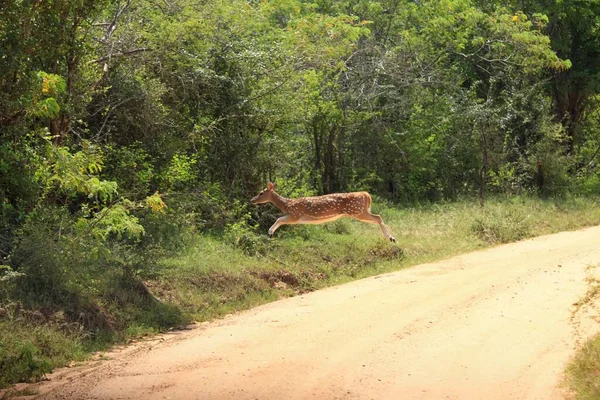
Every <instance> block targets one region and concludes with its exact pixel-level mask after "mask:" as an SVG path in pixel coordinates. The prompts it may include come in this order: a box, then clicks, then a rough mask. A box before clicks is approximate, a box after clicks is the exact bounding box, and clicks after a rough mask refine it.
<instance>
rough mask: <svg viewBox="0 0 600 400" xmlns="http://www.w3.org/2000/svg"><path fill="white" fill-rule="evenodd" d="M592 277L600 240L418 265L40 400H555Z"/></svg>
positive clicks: (145, 352)
mask: <svg viewBox="0 0 600 400" xmlns="http://www.w3.org/2000/svg"><path fill="white" fill-rule="evenodd" d="M590 265H600V227H593V228H588V229H584V230H581V231H577V232H566V233H560V234H556V235H551V236H545V237H540V238H536V239H533V240H527V241H524V242H520V243H516V244H510V245H505V246H501V247H496V248H493V249H489V250H484V251H479V252H475V253H471V254H467V255H463V256H459V257H454V258H452V259H449V260H446V261H443V262H438V263H433V264H426V265H421V266H418V267H413V268H411V269H407V270H403V271H400V272H397V273H393V274H387V275H382V276H378V277H375V278H369V279H364V280H361V281H357V282H353V283H350V284H346V285H342V286H338V287H333V288H330V289H326V290H322V291H318V292H315V293H311V294H307V295H303V296H299V297H295V298H290V299H286V300H283V301H278V302H276V303H272V304H268V305H265V306H262V307H258V308H256V309H253V310H251V311H249V312H245V313H242V314H239V315H235V316H231V317H228V318H225V319H224V320H221V321H217V322H214V323H211V324H205V325H203V326H201V327H200V328H198V329H194V330H192V331H188V332H185V333H180V334H173V335H171V336H169V337H167V338H166V339H165V340H163V341H154V342H151V343H146V344H144V345H141V346H138V347H137V348H135V347H134V348H133V349H131V348H130V349H128V350H125V351H122V352H117V353H115V354H113V355H112V356H111V357H112V359H111V360H109V361H103V362H101V363H100V364H99V366H95V367H93V368H89V367H88V369H87V370H85V371H84V372H83V373H82V372H66V373H65V372H64V371H65V370H63V371H61V372H59V373H58V374H54V375H53V376H52V377H51V381H50V382H49V383H46V384H44V385H42V387H41V393H45V394H44V395H43V396H42V398H44V399H71V398H72V399H461V400H464V399H503V400H504V399H558V398H562V393H561V392H560V390H559V389H558V388H557V385H558V384H559V383H560V381H561V373H562V370H563V367H564V365H565V363H566V362H567V361H568V359H569V357H570V355H571V354H573V350H574V347H575V343H576V342H577V341H579V340H581V339H582V338H583V337H585V336H587V335H589V334H590V333H593V332H592V331H593V330H594V329H597V326H596V325H594V324H589V326H588V325H587V324H585V323H584V322H585V320H586V319H588V318H580V317H577V318H573V317H572V315H573V308H574V307H573V303H575V302H577V301H578V300H580V299H581V298H582V297H583V296H584V295H585V293H586V291H587V283H586V277H587V276H588V275H589V274H590V273H593V271H592V272H590V270H589V269H587V270H586V267H588V266H590ZM67 371H68V370H67ZM64 382H66V383H64Z"/></svg>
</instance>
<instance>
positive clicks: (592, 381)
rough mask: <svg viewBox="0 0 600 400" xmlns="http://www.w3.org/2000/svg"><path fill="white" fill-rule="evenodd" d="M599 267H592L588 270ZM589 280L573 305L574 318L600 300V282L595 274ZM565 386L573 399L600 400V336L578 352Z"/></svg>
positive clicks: (566, 371)
mask: <svg viewBox="0 0 600 400" xmlns="http://www.w3.org/2000/svg"><path fill="white" fill-rule="evenodd" d="M597 267H598V266H595V267H590V268H588V270H593V269H594V268H597ZM587 280H588V285H589V286H588V291H587V293H586V294H585V296H583V298H582V299H581V300H579V301H578V302H577V303H575V304H573V306H574V309H573V318H575V315H576V314H577V313H579V312H581V310H583V309H590V308H591V309H595V308H594V307H595V306H596V305H597V303H598V299H600V280H598V279H597V278H596V277H594V275H593V274H592V275H590V276H589V277H588V279H587ZM596 310H597V309H596ZM595 320H596V321H598V320H597V319H595ZM565 384H566V385H565V386H566V387H567V389H568V390H569V394H570V397H571V398H574V399H578V400H596V399H600V334H598V335H596V336H594V337H593V338H591V339H589V340H588V341H587V342H586V343H585V344H584V345H583V346H581V347H580V348H579V349H578V350H577V352H576V354H575V356H574V357H573V359H572V360H571V361H570V362H569V364H568V365H567V367H566V369H565Z"/></svg>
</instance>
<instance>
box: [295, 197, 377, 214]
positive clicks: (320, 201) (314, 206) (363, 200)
mask: <svg viewBox="0 0 600 400" xmlns="http://www.w3.org/2000/svg"><path fill="white" fill-rule="evenodd" d="M370 200H371V196H370V195H369V193H367V192H353V193H333V194H327V195H324V196H314V197H301V198H298V199H293V200H291V201H290V203H289V204H288V212H289V214H291V215H306V216H311V217H321V216H328V215H336V214H346V215H358V214H361V213H362V212H363V211H364V210H365V209H366V208H368V207H369V206H370Z"/></svg>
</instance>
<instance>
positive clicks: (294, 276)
mask: <svg viewBox="0 0 600 400" xmlns="http://www.w3.org/2000/svg"><path fill="white" fill-rule="evenodd" d="M373 212H375V213H378V214H380V215H381V216H382V217H383V219H384V221H385V222H386V224H387V225H388V226H389V227H390V228H391V230H392V231H393V233H394V234H395V235H396V238H397V243H396V244H391V243H389V242H386V241H385V240H384V238H383V236H382V234H381V232H380V229H379V227H378V226H377V225H370V224H365V223H361V222H358V221H354V220H351V219H340V220H337V221H335V222H333V223H329V224H324V225H318V226H315V225H294V226H283V227H282V228H280V229H279V230H278V231H277V232H276V236H275V238H274V239H273V240H269V239H268V237H267V234H266V231H265V232H263V231H256V230H255V229H252V228H250V227H249V226H236V227H235V229H232V230H230V231H229V232H228V234H226V235H225V239H223V238H221V237H212V236H205V235H198V236H196V237H195V238H194V239H193V240H192V241H191V242H190V243H188V245H187V247H186V250H185V251H184V252H183V253H182V254H181V255H179V256H177V257H172V258H168V259H165V260H164V261H163V263H162V266H163V267H162V269H161V270H160V272H159V273H158V275H157V276H156V277H155V279H153V280H152V281H151V282H148V284H149V285H151V286H152V290H153V292H154V293H155V294H156V295H157V296H159V298H161V299H162V300H164V301H170V302H173V303H175V304H177V305H178V306H180V307H182V308H183V309H184V310H185V311H186V312H188V313H190V314H191V315H192V317H193V318H195V319H197V320H207V319H210V318H214V317H217V316H220V315H223V314H227V313H231V312H234V311H237V310H240V309H245V308H248V307H252V306H254V305H256V304H260V303H264V302H268V301H272V300H274V299H277V298H281V297H285V296H291V295H295V294H298V293H304V292H307V291H312V290H316V289H319V288H322V287H325V286H330V285H334V284H338V283H343V282H347V281H349V280H353V279H359V278H363V277H367V276H371V275H375V274H379V273H383V272H388V271H394V270H398V269H402V268H405V267H408V266H411V265H416V264H420V263H423V262H429V261H434V260H439V259H443V258H447V257H450V256H453V255H456V254H460V253H465V252H469V251H473V250H477V249H481V248H484V247H488V246H492V245H497V244H501V243H507V242H512V241H516V240H521V239H524V238H527V237H532V236H537V235H543V234H548V233H552V232H558V231H562V230H568V229H575V228H579V227H583V226H588V225H594V224H598V223H599V222H600V204H598V203H597V202H596V201H595V200H591V199H586V198H571V199H563V200H539V199H532V198H527V197H518V198H503V199H494V200H491V201H488V202H487V203H486V205H485V207H483V208H482V207H480V206H479V205H478V204H476V203H474V202H468V201H462V202H454V203H445V204H428V205H423V206H419V207H412V208H405V209H398V208H393V207H390V206H388V205H385V204H381V203H380V204H377V202H376V203H375V205H374V207H373Z"/></svg>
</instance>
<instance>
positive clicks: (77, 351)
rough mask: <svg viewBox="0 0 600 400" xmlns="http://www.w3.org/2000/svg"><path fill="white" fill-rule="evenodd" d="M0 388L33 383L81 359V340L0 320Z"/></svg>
mask: <svg viewBox="0 0 600 400" xmlns="http://www.w3.org/2000/svg"><path fill="white" fill-rule="evenodd" d="M0 332H1V335H0V371H1V372H2V373H1V374H0V387H6V386H7V385H8V384H11V383H14V382H17V381H22V380H27V381H32V380H37V379H39V378H41V377H43V376H44V375H45V374H46V373H48V372H50V371H52V369H54V368H57V367H63V366H65V365H68V364H69V362H71V361H72V360H81V359H83V358H84V356H85V351H84V347H83V345H82V343H81V340H78V339H77V338H76V336H75V335H69V334H66V333H65V331H64V329H61V327H59V326H55V325H49V324H33V323H31V322H25V321H23V320H0Z"/></svg>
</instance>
